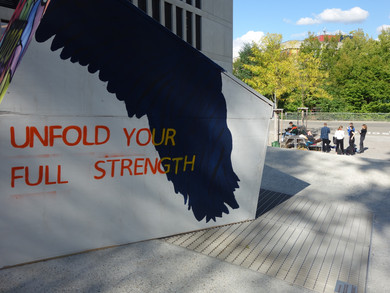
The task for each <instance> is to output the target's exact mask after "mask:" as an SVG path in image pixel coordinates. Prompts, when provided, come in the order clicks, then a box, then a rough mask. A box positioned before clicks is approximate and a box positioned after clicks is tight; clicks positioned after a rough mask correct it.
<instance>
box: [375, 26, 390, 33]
mask: <svg viewBox="0 0 390 293" xmlns="http://www.w3.org/2000/svg"><path fill="white" fill-rule="evenodd" d="M389 29H390V24H384V25H381V26H379V27H377V28H376V31H377V33H378V34H380V33H381V32H382V31H384V30H389Z"/></svg>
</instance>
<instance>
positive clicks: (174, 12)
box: [172, 5, 177, 34]
mask: <svg viewBox="0 0 390 293" xmlns="http://www.w3.org/2000/svg"><path fill="white" fill-rule="evenodd" d="M172 32H173V33H174V34H177V30H176V5H172Z"/></svg>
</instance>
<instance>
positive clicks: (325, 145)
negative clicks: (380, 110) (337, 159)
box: [282, 121, 367, 155]
mask: <svg viewBox="0 0 390 293" xmlns="http://www.w3.org/2000/svg"><path fill="white" fill-rule="evenodd" d="M347 132H348V147H347V148H346V149H345V150H344V138H345V132H344V130H343V126H342V125H340V126H339V127H338V129H337V130H336V132H335V133H334V135H333V143H334V145H335V146H332V147H331V145H330V142H331V141H330V139H329V134H330V128H329V127H328V124H327V123H326V122H325V123H324V126H323V127H322V128H321V135H320V138H319V139H315V138H314V136H313V134H312V133H311V132H310V131H308V132H307V133H306V134H301V136H303V137H304V138H305V139H306V140H307V143H306V146H310V145H311V144H315V143H318V142H321V141H322V151H323V152H330V150H331V148H336V152H337V154H339V155H341V154H347V155H354V154H355V153H363V152H364V140H365V138H366V134H367V125H366V124H363V125H362V129H361V130H360V131H359V130H357V131H356V129H355V127H354V126H353V123H352V122H351V123H349V126H348V128H347ZM356 132H358V133H359V134H360V143H359V149H358V150H357V149H356V147H355V136H356ZM298 133H299V131H298V127H297V126H296V125H294V123H293V122H292V121H291V122H290V123H289V127H288V128H287V129H286V132H285V133H284V134H283V137H282V141H284V139H285V137H286V136H289V135H298Z"/></svg>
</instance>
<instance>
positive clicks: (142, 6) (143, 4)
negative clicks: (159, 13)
mask: <svg viewBox="0 0 390 293" xmlns="http://www.w3.org/2000/svg"><path fill="white" fill-rule="evenodd" d="M138 8H139V9H141V10H142V11H143V12H145V13H147V10H146V0H138Z"/></svg>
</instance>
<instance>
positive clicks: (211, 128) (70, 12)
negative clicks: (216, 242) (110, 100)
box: [35, 0, 239, 222]
mask: <svg viewBox="0 0 390 293" xmlns="http://www.w3.org/2000/svg"><path fill="white" fill-rule="evenodd" d="M52 36H54V39H53V40H52V44H51V49H52V50H53V51H55V50H58V49H61V48H62V51H61V54H60V56H61V58H62V59H64V60H65V59H70V61H71V62H73V63H75V62H78V63H79V64H81V65H82V66H87V67H88V71H89V72H90V73H95V72H97V71H99V78H100V80H102V81H104V82H106V81H107V82H108V84H107V90H108V91H109V92H110V93H115V94H116V97H117V98H118V99H119V100H122V101H124V102H125V104H126V109H127V112H128V116H129V117H134V116H135V117H138V118H140V117H142V116H143V115H147V118H148V120H149V127H150V129H153V128H154V129H156V132H157V133H159V132H160V133H161V131H162V129H164V128H165V129H166V128H173V129H175V130H176V136H175V143H176V145H175V146H171V147H167V146H163V145H160V146H156V150H157V151H158V153H159V155H160V158H163V157H184V156H186V155H191V156H192V155H195V156H196V161H195V167H194V170H193V171H192V172H178V173H177V174H175V172H169V173H167V174H166V176H167V178H168V180H169V181H172V183H173V185H174V189H175V192H176V193H181V194H182V195H183V196H184V203H185V204H186V203H187V202H188V209H192V211H193V213H194V216H195V218H196V219H197V220H198V221H201V220H202V219H204V218H205V217H206V221H207V222H208V221H209V220H210V219H213V220H214V221H215V218H216V217H222V213H226V214H228V213H229V209H228V207H227V206H226V204H227V205H228V206H230V207H231V208H233V209H236V208H238V207H239V205H238V203H237V201H236V199H235V196H234V190H235V189H236V188H238V181H239V179H238V177H237V175H236V174H235V173H234V171H233V167H232V163H231V152H232V136H231V133H230V131H229V129H228V127H227V121H226V116H227V108H226V101H225V97H224V96H223V94H222V79H221V72H222V71H223V69H222V68H221V67H219V66H218V65H217V64H215V63H214V62H212V61H211V60H210V59H208V58H207V57H205V56H204V55H203V54H201V53H200V52H199V51H197V50H196V49H194V48H193V47H191V46H190V45H189V44H187V43H186V42H184V41H183V40H181V39H180V38H179V37H177V36H176V35H174V34H173V33H171V32H170V31H169V30H168V29H166V28H165V27H163V26H162V25H160V24H159V23H157V22H156V21H154V20H153V19H152V18H150V17H149V16H147V15H146V14H145V13H143V12H142V11H141V10H139V9H138V8H137V7H135V6H134V5H132V4H131V3H130V2H129V1H128V0H51V2H50V4H49V6H48V8H47V11H46V13H45V15H44V16H43V18H42V20H41V23H40V25H39V27H38V29H37V32H36V35H35V37H36V40H37V41H38V42H44V41H47V40H48V39H49V38H51V37H52Z"/></svg>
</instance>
